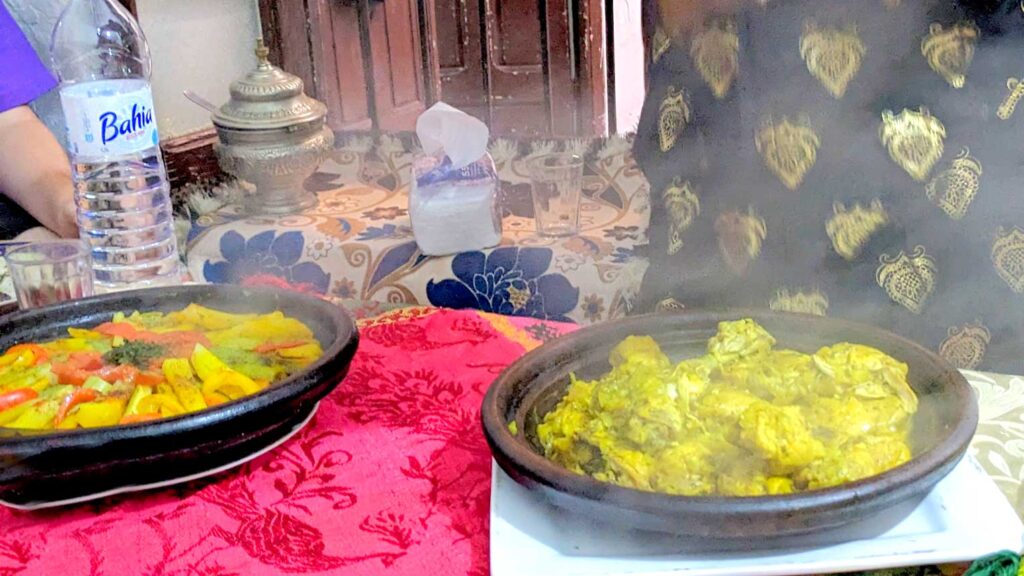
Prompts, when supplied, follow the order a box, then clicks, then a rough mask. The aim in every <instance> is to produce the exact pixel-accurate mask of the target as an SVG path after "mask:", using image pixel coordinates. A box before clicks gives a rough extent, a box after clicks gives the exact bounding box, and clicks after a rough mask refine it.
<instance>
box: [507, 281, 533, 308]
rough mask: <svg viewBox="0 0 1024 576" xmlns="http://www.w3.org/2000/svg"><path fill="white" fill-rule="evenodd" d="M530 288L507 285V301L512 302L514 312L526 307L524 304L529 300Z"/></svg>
mask: <svg viewBox="0 0 1024 576" xmlns="http://www.w3.org/2000/svg"><path fill="white" fill-rule="evenodd" d="M530 296H531V294H530V289H529V287H527V288H516V287H514V286H509V288H508V301H509V303H510V304H512V309H513V310H514V311H516V312H518V311H520V310H522V309H523V308H526V305H527V304H528V303H529V302H530Z"/></svg>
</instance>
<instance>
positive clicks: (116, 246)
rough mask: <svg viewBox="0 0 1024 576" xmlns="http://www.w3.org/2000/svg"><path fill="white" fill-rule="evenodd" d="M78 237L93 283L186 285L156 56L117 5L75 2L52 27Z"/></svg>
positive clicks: (100, 0)
mask: <svg viewBox="0 0 1024 576" xmlns="http://www.w3.org/2000/svg"><path fill="white" fill-rule="evenodd" d="M50 49H51V54H52V58H53V64H54V69H55V71H56V73H57V75H58V76H59V77H60V81H61V85H60V98H61V105H62V106H63V108H64V118H65V121H66V123H67V135H68V148H69V153H70V156H71V163H72V176H73V179H74V184H75V202H76V203H77V206H78V226H79V229H80V230H81V236H82V238H83V239H84V240H86V241H88V242H89V244H90V245H91V247H92V258H93V266H94V272H95V276H96V284H97V286H98V287H101V288H105V289H107V290H108V291H109V290H119V289H127V288H139V287H145V286H154V285H167V284H175V283H178V282H180V280H181V277H180V270H179V268H180V265H179V259H178V247H177V240H176V238H175V235H174V222H173V218H172V208H171V200H170V186H169V185H168V182H167V174H166V171H165V169H164V162H163V158H162V157H161V155H160V138H159V136H158V135H157V125H156V116H155V114H154V112H153V93H152V90H151V88H150V84H149V77H150V57H149V46H148V45H147V44H146V38H145V36H144V35H143V34H142V30H141V29H140V28H139V24H138V22H136V21H135V19H134V18H132V16H131V14H129V13H128V12H127V11H126V10H125V9H124V8H123V7H122V6H121V5H120V4H119V3H118V2H116V1H115V0H71V2H70V3H69V4H68V6H67V7H66V8H65V9H64V12H63V13H62V14H61V17H60V19H59V20H58V21H57V24H56V26H55V27H54V29H53V37H52V42H51V46H50Z"/></svg>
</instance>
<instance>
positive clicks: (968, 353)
mask: <svg viewBox="0 0 1024 576" xmlns="http://www.w3.org/2000/svg"><path fill="white" fill-rule="evenodd" d="M990 342H992V333H991V332H989V331H988V328H985V326H983V325H982V324H981V322H977V323H974V324H964V325H963V326H960V327H957V326H954V327H952V328H950V329H949V332H947V336H946V339H945V340H943V342H942V344H940V345H939V355H940V356H942V357H943V358H945V359H946V361H947V362H949V363H950V364H952V365H953V366H955V367H956V368H959V369H960V370H974V369H975V368H977V367H978V365H979V364H981V361H982V360H983V359H984V358H985V351H986V350H987V349H988V345H989V343H990Z"/></svg>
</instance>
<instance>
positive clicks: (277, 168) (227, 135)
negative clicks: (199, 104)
mask: <svg viewBox="0 0 1024 576" xmlns="http://www.w3.org/2000/svg"><path fill="white" fill-rule="evenodd" d="M268 55H269V50H267V48H266V46H265V45H264V44H263V41H262V40H260V41H258V43H257V48H256V57H257V59H258V62H259V63H258V64H257V66H256V69H255V70H252V71H251V72H249V73H248V74H246V76H245V77H244V78H241V79H240V80H237V81H235V82H233V83H232V84H231V88H230V91H231V100H229V101H228V103H227V104H224V105H223V106H221V107H220V108H219V109H217V110H216V111H215V112H214V113H213V125H214V127H215V128H216V129H217V135H218V137H219V138H220V142H219V143H218V144H216V145H215V147H214V148H215V152H216V154H217V159H218V160H219V162H220V166H221V169H222V170H224V171H225V172H227V173H228V174H231V175H233V176H235V177H236V178H238V179H240V180H244V181H246V182H249V183H251V184H253V185H255V187H256V194H255V196H254V197H253V198H251V199H249V200H248V201H247V202H246V205H245V209H246V211H247V212H249V213H250V214H268V215H280V214H292V213H295V212H300V211H302V210H304V209H306V208H310V207H312V206H314V205H316V202H317V200H316V195H315V194H313V193H311V192H308V191H307V190H306V189H305V188H304V187H303V183H304V182H305V180H306V179H307V178H309V177H310V176H311V175H312V174H313V173H314V172H316V170H317V168H318V167H319V166H320V164H321V163H323V161H324V160H325V159H327V157H328V155H329V154H330V151H331V149H332V148H333V146H334V132H332V131H331V129H330V128H328V127H326V126H325V119H326V117H327V107H326V106H325V105H324V104H323V103H322V102H320V101H318V100H315V99H313V98H310V97H309V96H307V95H306V94H305V91H304V86H303V83H302V80H301V79H299V78H298V77H297V76H293V75H292V74H288V73H287V72H285V71H283V70H281V69H280V68H277V67H276V66H273V65H272V64H270V61H269V60H268V59H267V57H268Z"/></svg>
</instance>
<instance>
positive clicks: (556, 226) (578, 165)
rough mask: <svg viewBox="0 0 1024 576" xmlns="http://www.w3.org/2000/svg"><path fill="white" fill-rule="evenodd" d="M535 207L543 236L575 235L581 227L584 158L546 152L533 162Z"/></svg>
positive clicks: (538, 226)
mask: <svg viewBox="0 0 1024 576" xmlns="http://www.w3.org/2000/svg"><path fill="white" fill-rule="evenodd" d="M527 166H528V172H529V176H530V182H531V184H532V188H533V210H534V216H535V217H536V219H537V233H538V234H540V235H541V236H572V235H573V234H576V233H578V232H579V229H580V194H581V193H582V189H583V158H582V157H580V156H578V155H576V154H570V153H564V154H545V155H544V156H539V157H537V158H534V159H532V160H530V161H529V163H528V165H527Z"/></svg>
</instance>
